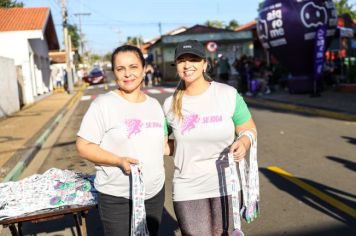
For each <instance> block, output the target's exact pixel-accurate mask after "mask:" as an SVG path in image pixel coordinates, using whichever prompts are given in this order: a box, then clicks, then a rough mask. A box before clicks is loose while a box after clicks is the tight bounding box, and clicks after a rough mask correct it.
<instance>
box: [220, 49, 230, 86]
mask: <svg viewBox="0 0 356 236" xmlns="http://www.w3.org/2000/svg"><path fill="white" fill-rule="evenodd" d="M217 67H218V74H219V79H220V81H221V82H225V83H226V82H227V81H228V80H229V74H230V64H229V61H228V59H227V58H226V57H225V56H224V55H220V57H219V60H218V63H217Z"/></svg>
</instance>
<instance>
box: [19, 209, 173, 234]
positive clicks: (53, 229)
mask: <svg viewBox="0 0 356 236" xmlns="http://www.w3.org/2000/svg"><path fill="white" fill-rule="evenodd" d="M177 229H178V223H177V221H176V220H175V219H174V218H173V217H172V216H171V215H170V214H169V213H168V212H167V210H166V209H165V208H164V209H163V215H162V223H161V229H160V234H159V235H161V236H175V235H176V234H175V231H176V230H177ZM22 230H23V233H24V235H37V234H40V233H45V234H53V233H54V234H55V235H65V236H72V235H73V236H76V235H77V232H76V227H75V221H74V218H73V217H72V216H71V215H67V216H65V217H63V218H60V219H53V220H49V221H45V222H39V223H29V222H26V223H23V226H22ZM58 232H61V233H60V234H58ZM87 233H88V236H104V231H103V226H102V224H101V221H100V216H99V212H98V210H97V209H96V208H95V209H93V210H90V211H89V213H88V216H87Z"/></svg>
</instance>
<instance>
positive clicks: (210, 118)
mask: <svg viewBox="0 0 356 236" xmlns="http://www.w3.org/2000/svg"><path fill="white" fill-rule="evenodd" d="M218 122H222V115H206V116H202V117H199V115H198V114H193V115H187V116H184V117H183V123H182V126H181V134H182V135H184V133H185V132H189V131H190V130H192V129H194V128H196V125H197V124H199V123H201V124H208V123H218Z"/></svg>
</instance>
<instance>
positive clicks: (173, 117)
mask: <svg viewBox="0 0 356 236" xmlns="http://www.w3.org/2000/svg"><path fill="white" fill-rule="evenodd" d="M175 66H176V70H177V74H178V75H179V78H180V82H179V85H178V87H177V89H176V91H175V93H174V94H173V95H172V96H170V97H168V98H167V99H166V100H165V102H164V106H163V107H164V111H165V114H166V119H167V122H168V125H169V126H170V127H171V129H172V132H173V135H174V145H173V146H174V147H170V148H171V150H170V151H171V153H172V152H173V150H172V148H174V165H175V171H174V177H173V206H174V211H175V214H176V216H177V220H178V224H179V227H180V229H181V232H182V235H231V232H232V231H233V229H234V228H235V225H234V223H233V218H234V217H233V210H232V209H233V208H232V200H233V198H232V194H231V192H232V187H233V186H232V185H233V184H231V183H230V181H229V179H230V174H229V173H230V172H229V169H228V168H229V158H230V160H231V159H232V157H233V159H232V163H233V164H235V163H236V162H238V163H239V165H240V163H242V162H243V163H245V162H246V161H247V160H245V159H246V158H245V157H246V155H247V153H248V152H249V150H250V149H251V148H250V147H251V145H252V144H254V145H255V142H256V137H257V131H256V125H255V123H254V121H253V119H252V117H251V114H250V112H249V109H248V107H247V105H246V103H245V102H244V100H243V98H242V97H241V96H240V95H239V94H238V92H237V91H236V89H235V88H233V87H232V86H229V85H227V84H224V83H219V82H215V81H213V80H212V79H211V78H210V77H209V75H208V74H207V73H206V71H209V65H208V62H207V59H206V52H205V49H204V47H203V45H202V44H201V43H200V42H198V41H196V40H187V41H184V42H182V43H179V44H178V45H177V47H176V50H175ZM254 147H257V146H254ZM254 150H255V149H254ZM251 151H252V149H251ZM249 157H251V155H250V156H249ZM256 163H257V162H256ZM239 168H240V166H239ZM235 170H236V167H235ZM246 170H247V169H246ZM247 172H248V171H247ZM252 172H253V173H254V176H252V177H253V178H250V175H248V179H249V180H251V181H258V174H257V173H256V172H257V170H255V171H251V173H252ZM240 174H241V173H240ZM243 175H244V174H243ZM256 175H257V176H256ZM235 176H237V175H235ZM244 176H245V175H244ZM236 178H237V177H236ZM256 178H257V180H256ZM244 186H245V187H246V185H242V186H241V188H242V189H244ZM253 186H254V187H256V188H257V191H255V194H251V196H252V195H253V196H254V197H255V199H254V200H258V199H257V197H258V194H257V193H258V185H257V186H255V185H253ZM256 188H254V190H256ZM236 195H238V194H236ZM234 196H235V195H234ZM234 199H236V198H234ZM240 199H241V198H240ZM246 200H251V199H250V197H248V198H247V199H246ZM240 205H241V209H242V210H243V207H245V206H244V205H245V204H242V203H241V204H240ZM249 205H250V204H249ZM254 206H255V209H253V210H257V207H258V206H257V202H256V201H255V202H254ZM238 210H239V209H238ZM254 213H255V212H254ZM237 215H239V214H237ZM249 216H250V215H249ZM238 219H240V218H238Z"/></svg>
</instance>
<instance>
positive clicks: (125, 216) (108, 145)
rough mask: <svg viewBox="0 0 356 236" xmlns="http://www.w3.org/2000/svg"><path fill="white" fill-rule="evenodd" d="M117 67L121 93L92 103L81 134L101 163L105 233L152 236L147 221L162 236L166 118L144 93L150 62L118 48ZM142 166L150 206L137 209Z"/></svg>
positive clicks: (81, 142)
mask: <svg viewBox="0 0 356 236" xmlns="http://www.w3.org/2000/svg"><path fill="white" fill-rule="evenodd" d="M112 65H113V66H112V70H113V72H114V75H115V78H116V83H117V85H118V86H117V89H116V90H113V91H110V92H108V93H106V94H103V95H100V96H98V97H97V98H96V99H95V100H94V101H93V102H92V104H91V105H90V107H89V109H88V111H87V112H86V114H85V116H84V118H83V120H82V124H81V126H80V130H79V132H78V134H77V135H78V138H77V149H78V152H79V155H80V156H82V157H83V158H84V159H87V160H89V161H91V162H93V163H94V164H95V168H96V177H95V180H94V185H95V188H96V189H97V190H98V192H99V194H98V205H99V213H100V217H101V220H102V222H103V226H104V231H105V235H113V236H114V235H115V236H117V235H130V232H131V233H132V230H134V229H135V227H136V226H137V227H138V230H139V231H140V232H141V233H142V232H143V233H142V234H140V235H146V234H144V233H147V229H146V227H142V223H144V221H147V228H148V231H149V234H150V235H157V234H158V230H159V225H160V222H161V216H162V211H163V205H164V180H165V172H164V166H163V156H164V150H165V144H166V141H167V129H166V125H165V118H164V114H163V111H162V108H161V106H160V104H159V103H158V101H157V100H156V99H154V98H151V97H149V96H147V95H146V94H144V93H143V92H142V91H141V84H142V81H143V80H144V71H145V60H144V58H143V55H142V52H141V51H140V50H139V49H138V48H137V47H134V46H131V45H125V46H121V47H118V48H117V49H115V51H114V52H113V54H112ZM137 166H140V170H139V172H140V173H141V174H143V187H144V191H143V192H144V196H143V198H144V207H141V209H135V208H134V209H132V206H133V205H134V206H135V199H136V198H134V196H133V195H134V194H135V191H133V190H132V187H137V186H136V183H133V181H134V180H137V178H136V176H134V175H133V174H132V173H133V170H135V168H136V167H137ZM134 167H135V168H134ZM133 168H134V169H133ZM135 173H136V172H135ZM141 180H142V179H141ZM142 189H143V188H142ZM142 208H143V209H145V210H146V217H144V213H142V212H141V213H142V215H141V216H142V217H143V219H142V220H143V221H142V222H138V224H139V225H135V222H131V221H133V219H135V217H133V214H136V210H138V211H139V210H142ZM130 225H131V226H130ZM136 230H137V229H136ZM134 234H135V233H134Z"/></svg>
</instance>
